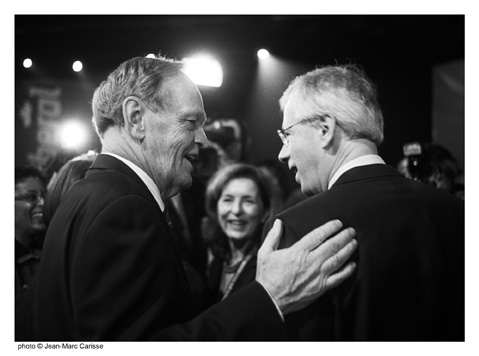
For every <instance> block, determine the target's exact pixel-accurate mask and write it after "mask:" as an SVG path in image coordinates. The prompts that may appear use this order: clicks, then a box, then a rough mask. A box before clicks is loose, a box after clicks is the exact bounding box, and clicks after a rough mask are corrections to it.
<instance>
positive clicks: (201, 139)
mask: <svg viewBox="0 0 479 356" xmlns="http://www.w3.org/2000/svg"><path fill="white" fill-rule="evenodd" d="M195 142H196V143H198V144H199V145H200V148H206V147H208V145H209V143H208V138H207V137H206V133H205V130H203V127H200V128H199V129H198V130H196V131H195Z"/></svg>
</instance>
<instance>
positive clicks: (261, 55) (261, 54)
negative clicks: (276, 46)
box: [258, 48, 269, 59]
mask: <svg viewBox="0 0 479 356" xmlns="http://www.w3.org/2000/svg"><path fill="white" fill-rule="evenodd" d="M268 57H269V52H268V50H266V49H264V48H262V49H260V50H259V51H258V58H261V59H264V58H268Z"/></svg>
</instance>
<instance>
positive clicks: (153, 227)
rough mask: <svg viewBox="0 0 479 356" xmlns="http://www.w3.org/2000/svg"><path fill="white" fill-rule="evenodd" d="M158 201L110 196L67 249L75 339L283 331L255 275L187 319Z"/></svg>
mask: <svg viewBox="0 0 479 356" xmlns="http://www.w3.org/2000/svg"><path fill="white" fill-rule="evenodd" d="M159 218H160V216H159V214H158V209H157V208H156V209H155V207H152V206H151V204H150V203H149V202H147V201H145V200H144V199H142V198H140V197H138V196H129V197H122V198H120V199H117V200H115V201H114V202H112V203H110V204H109V205H108V206H107V207H106V208H104V209H103V210H102V211H101V212H100V213H99V214H98V216H97V217H96V218H95V219H94V220H93V223H92V224H91V226H90V227H89V228H88V229H87V231H85V233H83V234H81V235H80V236H81V239H80V240H79V241H77V242H76V244H77V245H76V246H74V247H73V248H72V252H71V276H72V279H71V298H72V305H73V318H74V320H76V321H75V338H76V339H79V340H105V341H106V340H147V339H150V340H256V339H261V340H267V339H271V340H278V339H284V338H285V337H286V331H285V327H284V325H283V323H282V322H281V319H280V316H279V315H278V313H277V311H276V309H275V306H274V304H273V302H272V300H271V299H270V298H269V296H268V295H267V292H266V291H265V290H264V289H263V287H262V286H261V285H260V284H259V283H256V282H255V283H252V284H251V285H250V286H248V287H247V288H245V290H244V291H242V293H239V294H238V295H237V296H235V298H229V299H231V300H228V301H224V302H222V303H220V304H217V305H214V306H213V307H211V308H210V309H208V310H206V311H205V312H203V313H202V314H200V315H199V316H197V317H196V318H194V319H192V320H190V321H188V320H189V319H190V318H189V317H190V316H189V315H188V314H187V313H186V312H185V310H184V309H185V308H186V307H187V305H188V298H189V290H188V287H187V284H186V280H185V278H184V274H183V270H182V266H181V261H180V259H179V257H178V255H177V253H176V251H175V250H174V245H173V242H172V240H171V236H170V234H169V232H168V231H167V230H166V228H165V226H164V225H163V224H162V223H161V222H160V221H159V220H160V219H159Z"/></svg>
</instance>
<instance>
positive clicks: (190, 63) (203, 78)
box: [183, 56, 223, 88]
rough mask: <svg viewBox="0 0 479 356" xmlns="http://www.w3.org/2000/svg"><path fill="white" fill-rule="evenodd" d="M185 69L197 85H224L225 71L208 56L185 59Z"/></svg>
mask: <svg viewBox="0 0 479 356" xmlns="http://www.w3.org/2000/svg"><path fill="white" fill-rule="evenodd" d="M183 63H184V64H185V67H184V69H183V72H184V73H185V74H186V75H187V76H189V77H190V78H191V80H192V81H193V82H194V83H195V84H196V85H204V86H209V87H216V88H218V87H220V86H221V84H223V69H222V68H221V64H220V63H219V62H218V61H217V60H216V59H213V58H210V57H207V56H195V57H187V58H183Z"/></svg>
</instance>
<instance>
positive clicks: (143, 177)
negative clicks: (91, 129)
mask: <svg viewBox="0 0 479 356" xmlns="http://www.w3.org/2000/svg"><path fill="white" fill-rule="evenodd" d="M102 154H106V155H110V156H113V157H115V158H118V159H119V160H120V161H122V162H123V163H125V164H126V165H127V166H128V167H130V168H131V169H133V171H134V172H135V173H136V174H137V175H138V177H140V179H141V180H142V181H143V183H145V185H146V187H147V188H148V190H149V191H150V192H151V194H152V195H153V197H154V198H155V200H156V202H157V203H158V205H159V207H160V209H161V211H164V210H165V203H164V202H163V200H162V199H161V195H160V189H159V188H158V187H157V186H156V184H155V182H153V179H151V178H150V176H149V175H148V174H146V173H145V171H144V170H142V169H141V168H140V167H138V166H137V165H136V164H134V163H133V162H131V161H129V160H127V159H126V158H123V157H121V156H118V155H117V154H114V153H110V152H102Z"/></svg>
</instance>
